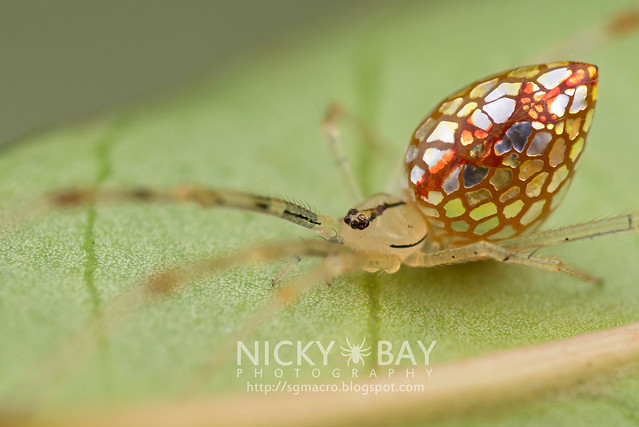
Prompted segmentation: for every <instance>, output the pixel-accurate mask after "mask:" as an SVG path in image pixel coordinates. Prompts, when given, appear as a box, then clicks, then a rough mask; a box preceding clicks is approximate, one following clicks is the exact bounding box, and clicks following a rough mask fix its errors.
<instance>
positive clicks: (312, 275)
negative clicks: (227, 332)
mask: <svg viewBox="0 0 639 427" xmlns="http://www.w3.org/2000/svg"><path fill="white" fill-rule="evenodd" d="M294 256H306V257H317V258H320V259H321V260H322V262H321V264H320V265H319V266H318V267H315V268H313V269H311V270H310V271H308V272H306V273H305V274H303V275H301V276H300V277H298V278H296V279H294V280H292V281H289V282H286V283H285V284H284V286H280V287H278V288H275V289H273V293H272V294H271V296H270V297H269V299H268V300H267V301H266V302H265V303H264V305H263V306H262V307H261V308H258V310H257V311H256V312H255V313H254V314H253V315H252V316H251V317H250V318H249V319H248V320H247V321H246V322H244V323H243V326H242V327H241V328H240V329H239V330H238V331H237V332H236V333H235V334H231V336H230V337H229V339H228V340H225V341H224V343H223V344H222V345H221V347H220V348H218V351H217V352H216V355H215V357H214V358H213V359H212V360H211V361H210V363H207V364H206V366H204V367H203V371H206V372H211V371H213V372H215V368H217V366H218V365H219V364H220V363H222V362H224V361H225V360H226V358H227V357H229V356H230V355H232V354H233V348H234V345H235V343H236V342H237V341H238V340H241V339H243V338H244V337H246V336H249V335H251V334H252V332H253V331H254V330H255V329H257V328H259V327H260V326H261V325H262V324H263V323H264V321H265V320H267V319H268V318H269V316H270V315H272V314H273V313H274V312H276V311H277V310H278V309H280V308H282V307H285V306H287V305H289V304H290V303H292V302H294V301H295V300H296V299H297V298H298V297H299V296H300V295H301V294H303V293H304V292H306V291H308V290H310V289H311V288H313V287H315V286H316V284H317V283H318V282H321V281H323V280H327V279H331V278H333V277H336V276H338V275H340V274H343V273H346V272H349V271H354V270H357V269H359V268H367V269H377V268H379V269H390V270H392V269H396V268H398V265H399V263H400V261H399V259H397V258H396V257H394V256H388V255H386V254H381V253H364V252H355V251H353V250H352V249H350V248H348V247H346V246H344V245H340V244H336V243H331V242H328V241H325V240H315V241H299V240H294V241H287V242H280V243H279V244H270V245H264V246H260V247H256V248H252V249H247V250H243V251H238V252H236V253H232V254H229V255H227V256H222V257H215V258H210V259H203V260H200V261H197V262H192V263H189V264H185V265H182V266H178V267H175V268H172V269H168V270H165V271H164V272H161V273H159V274H156V275H153V276H152V277H150V278H149V279H147V280H145V281H143V282H141V283H140V284H139V285H138V286H133V287H131V289H129V290H128V291H125V292H124V293H123V294H121V295H120V296H119V297H116V298H114V299H113V300H111V301H109V302H107V303H106V304H105V305H104V307H103V310H102V315H101V318H100V321H99V325H98V321H97V320H96V321H90V322H88V323H85V324H83V325H82V326H81V327H80V328H79V329H78V330H77V331H75V332H74V333H73V334H71V335H70V336H69V337H68V338H67V339H65V340H64V343H63V344H62V345H61V346H60V350H59V351H57V352H54V354H52V355H51V356H49V357H48V358H47V359H46V360H45V361H44V363H43V366H42V369H41V370H38V372H34V375H33V377H31V378H28V379H27V381H26V384H24V385H23V387H24V389H25V390H28V391H29V393H31V394H30V395H31V396H32V397H33V398H34V399H35V400H37V396H33V390H38V391H40V392H44V391H45V390H46V389H47V388H48V387H51V386H53V385H54V384H55V381H56V380H57V379H59V378H60V377H61V376H63V375H62V374H63V373H65V372H68V371H69V370H70V369H72V367H73V366H77V363H78V361H79V360H81V359H82V358H83V357H86V356H87V355H88V354H89V353H90V352H91V351H92V350H93V349H94V348H95V346H96V345H97V344H98V340H96V339H95V335H96V334H97V331H98V330H99V331H100V336H101V337H103V338H104V337H107V336H109V335H111V334H113V333H115V332H116V331H117V330H118V328H119V327H120V326H121V325H122V324H123V323H125V322H126V321H127V320H128V319H130V318H131V317H132V316H133V315H135V314H136V313H137V312H138V311H139V310H140V308H142V307H146V306H147V305H149V304H151V303H153V302H155V301H157V300H160V299H163V298H166V297H169V296H170V295H172V294H174V293H175V292H177V291H179V290H180V289H181V288H182V287H183V286H184V285H185V284H187V283H189V282H191V281H194V280H196V279H198V278H202V277H205V276H207V275H209V274H212V273H214V272H219V271H223V270H227V269H229V268H232V267H234V266H237V265H240V264H248V263H264V262H268V261H273V260H276V259H281V258H282V257H294ZM204 379H206V376H203V375H201V376H197V379H196V381H197V382H198V383H199V382H200V381H203V380H204Z"/></svg>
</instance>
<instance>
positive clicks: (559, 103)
mask: <svg viewBox="0 0 639 427" xmlns="http://www.w3.org/2000/svg"><path fill="white" fill-rule="evenodd" d="M597 80H598V71H597V67H596V66H594V65H590V64H585V63H580V62H561V63H552V64H542V65H535V66H529V67H522V68H517V69H515V70H511V71H507V72H504V73H501V74H497V75H493V76H490V77H488V78H486V79H484V80H480V81H478V82H475V83H473V84H471V85H469V86H467V87H466V88H464V89H462V90H461V91H459V92H457V93H456V94H454V95H452V96H450V97H449V98H447V99H445V100H444V101H443V102H442V103H440V104H439V105H438V106H437V107H436V108H435V109H434V110H433V112H432V113H431V114H430V115H429V116H427V117H426V119H424V121H423V122H422V123H421V124H420V125H419V127H418V128H417V129H416V131H415V133H414V134H413V138H412V140H411V143H410V145H409V146H408V150H407V153H406V166H407V169H406V170H407V175H408V191H409V194H410V196H411V199H412V200H413V201H414V202H415V204H416V205H417V206H418V207H419V208H420V210H421V212H422V213H423V214H424V215H425V216H426V218H427V221H428V224H429V226H430V229H431V234H430V236H431V238H433V239H434V240H435V241H439V242H443V243H449V244H454V243H466V242H469V241H476V240H482V239H490V240H500V239H506V238H510V237H514V236H517V235H519V234H521V233H523V232H524V231H525V230H528V229H531V228H534V227H535V226H536V225H539V224H541V222H542V221H543V220H544V219H545V218H546V217H547V216H548V215H549V214H550V212H551V211H552V210H553V209H554V208H555V206H556V204H557V203H558V202H559V201H560V200H561V193H562V190H563V189H565V188H567V185H568V183H569V182H570V180H571V178H572V176H573V174H574V171H575V167H576V164H577V162H578V160H579V157H580V155H581V152H582V150H583V148H584V144H585V140H586V136H587V134H588V131H589V129H590V125H591V122H592V117H593V114H594V110H595V103H596V100H597Z"/></svg>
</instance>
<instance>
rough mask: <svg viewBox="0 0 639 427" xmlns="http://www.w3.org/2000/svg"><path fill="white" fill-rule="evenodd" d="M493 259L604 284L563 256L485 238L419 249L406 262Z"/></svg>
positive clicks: (433, 263)
mask: <svg viewBox="0 0 639 427" xmlns="http://www.w3.org/2000/svg"><path fill="white" fill-rule="evenodd" d="M486 259H492V260H495V261H499V262H507V263H512V264H520V265H525V266H528V267H533V268H537V269H539V270H544V271H548V272H551V273H564V274H568V275H570V276H573V277H576V278H578V279H581V280H584V281H586V282H593V283H600V282H601V279H599V278H598V277H595V276H592V275H591V274H589V273H586V272H584V271H581V270H579V269H577V268H574V267H572V266H570V265H568V264H566V263H564V262H563V261H562V260H560V259H559V258H554V257H543V256H537V255H533V254H532V253H530V254H527V253H522V252H519V251H517V250H514V249H512V248H508V247H506V246H503V245H501V244H499V243H490V242H486V241H481V242H477V243H470V244H467V245H462V246H457V247H452V248H448V249H442V250H438V251H435V252H419V253H417V254H415V255H412V256H410V257H409V258H408V259H406V260H405V261H404V264H407V265H410V266H413V267H433V266H436V265H446V264H460V263H464V262H470V261H480V260H486Z"/></svg>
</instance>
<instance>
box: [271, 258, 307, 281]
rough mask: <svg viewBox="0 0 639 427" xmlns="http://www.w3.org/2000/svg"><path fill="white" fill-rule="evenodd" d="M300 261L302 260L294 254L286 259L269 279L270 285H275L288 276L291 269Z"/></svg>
mask: <svg viewBox="0 0 639 427" xmlns="http://www.w3.org/2000/svg"><path fill="white" fill-rule="evenodd" d="M300 261H302V258H300V257H298V256H294V257H293V258H290V259H288V260H287V261H286V263H285V264H284V267H282V269H281V270H280V271H278V272H277V274H276V275H275V277H273V278H272V279H271V286H277V285H278V284H279V283H280V282H281V281H282V280H284V279H285V278H286V276H288V275H289V274H290V273H291V271H293V270H294V269H295V267H297V264H299V263H300Z"/></svg>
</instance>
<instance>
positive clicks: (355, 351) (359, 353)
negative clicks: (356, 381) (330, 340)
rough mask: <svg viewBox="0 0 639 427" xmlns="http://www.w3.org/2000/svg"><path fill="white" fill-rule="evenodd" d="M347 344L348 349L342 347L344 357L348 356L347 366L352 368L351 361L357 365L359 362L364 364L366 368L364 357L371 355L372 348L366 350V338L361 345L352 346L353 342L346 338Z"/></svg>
mask: <svg viewBox="0 0 639 427" xmlns="http://www.w3.org/2000/svg"><path fill="white" fill-rule="evenodd" d="M346 343H347V344H348V348H344V346H340V348H341V349H342V356H348V362H346V366H351V361H352V362H353V363H355V364H356V365H357V364H358V363H359V362H362V366H364V357H367V356H370V355H371V346H370V345H369V346H368V347H366V348H364V344H365V343H366V338H364V340H363V341H362V343H361V344H359V345H357V344H355V345H352V344H351V342H350V341H349V340H348V338H346Z"/></svg>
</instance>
